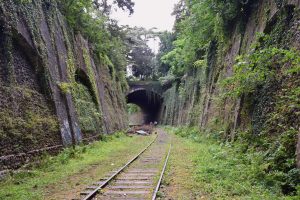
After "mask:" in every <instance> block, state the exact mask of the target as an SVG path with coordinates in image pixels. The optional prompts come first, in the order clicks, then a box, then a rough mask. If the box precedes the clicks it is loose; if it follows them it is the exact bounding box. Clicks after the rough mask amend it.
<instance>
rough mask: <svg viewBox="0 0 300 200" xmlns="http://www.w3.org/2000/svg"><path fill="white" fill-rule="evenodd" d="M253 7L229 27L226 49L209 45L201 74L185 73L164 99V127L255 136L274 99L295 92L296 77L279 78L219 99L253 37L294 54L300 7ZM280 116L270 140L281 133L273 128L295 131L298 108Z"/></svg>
mask: <svg viewBox="0 0 300 200" xmlns="http://www.w3.org/2000/svg"><path fill="white" fill-rule="evenodd" d="M256 2H257V3H256V4H253V6H252V7H251V8H249V10H248V11H246V12H248V13H247V16H248V17H247V19H244V20H243V21H242V22H243V23H242V24H241V23H240V22H238V23H237V24H235V25H234V26H233V31H232V34H231V36H230V39H229V41H230V42H229V43H228V44H226V45H225V44H220V43H217V42H215V41H212V42H211V44H210V47H209V52H208V56H207V63H208V66H207V68H206V69H194V70H191V71H190V72H188V73H187V74H186V76H184V77H183V78H182V79H181V81H179V82H177V83H174V84H173V87H172V88H171V89H169V90H168V91H166V92H165V93H164V105H163V108H162V111H161V119H162V122H163V123H164V124H172V125H197V126H198V125H199V126H200V127H201V128H202V129H203V130H211V131H217V130H222V131H221V132H220V133H221V134H222V137H223V138H224V139H226V140H234V139H235V137H236V132H237V131H245V130H249V129H251V130H252V132H253V134H259V133H260V132H261V131H262V130H263V128H265V127H264V126H265V122H266V121H267V120H270V114H271V113H272V112H274V111H276V109H277V108H278V105H279V104H280V102H281V101H282V99H281V100H280V98H281V97H282V96H284V94H283V93H284V92H283V91H289V90H290V89H291V88H299V87H300V83H299V78H300V77H299V76H297V77H295V76H294V77H284V78H282V79H281V80H276V81H273V82H271V83H269V84H266V85H264V86H262V87H261V88H258V90H257V91H255V92H254V93H252V94H249V95H248V96H245V95H244V96H243V97H242V98H238V99H231V98H224V97H222V92H223V91H222V87H221V86H220V85H221V82H222V81H223V80H224V79H225V78H226V77H229V76H232V74H233V65H234V63H235V58H236V57H237V56H238V55H241V54H246V53H248V52H251V51H252V50H253V49H252V47H251V45H252V44H254V43H255V42H256V40H257V34H256V33H257V32H261V33H262V32H263V33H266V34H269V35H270V36H271V37H272V38H273V41H274V44H275V43H276V44H278V45H279V46H281V47H289V48H296V49H298V50H300V38H299V36H300V29H299V22H300V12H299V8H300V1H299V0H288V1H274V0H261V1H256ZM241 25H242V26H241ZM178 94H179V95H178ZM298 99H300V98H299V96H298ZM286 103H287V104H288V102H286ZM298 103H299V102H298ZM297 112H298V114H295V113H297ZM284 113H285V114H284V115H285V116H284V115H282V116H281V121H280V120H279V121H280V122H278V121H276V123H274V124H273V126H274V130H275V129H277V130H280V131H273V132H274V133H273V134H274V135H275V137H277V136H278V135H280V134H281V133H283V132H284V131H285V130H284V129H281V128H278V127H277V122H278V123H279V124H280V123H283V124H286V126H289V127H292V129H293V130H296V131H298V130H299V124H300V117H299V108H298V109H294V111H292V112H290V113H289V112H288V111H287V110H286V111H285V112H284ZM270 137H272V136H270ZM278 137H279V136H278ZM299 139H300V138H299ZM294 142H295V140H293V142H292V143H293V144H291V146H294V147H295V146H296V144H295V143H294ZM298 143H299V142H298ZM299 147H300V144H298V150H297V153H298V154H297V155H298V165H299V166H300V157H299V156H300V148H299ZM293 149H294V148H292V149H291V151H293ZM293 153H294V152H292V154H293Z"/></svg>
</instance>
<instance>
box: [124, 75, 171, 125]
mask: <svg viewBox="0 0 300 200" xmlns="http://www.w3.org/2000/svg"><path fill="white" fill-rule="evenodd" d="M170 86H171V85H170ZM168 88H169V86H168V85H162V84H161V83H160V82H159V81H132V82H129V91H128V92H127V103H132V104H136V105H138V106H139V107H140V108H141V110H142V112H143V115H144V122H145V123H146V124H148V123H151V122H155V121H157V122H159V121H160V116H161V112H162V104H163V97H162V95H163V93H164V92H165V91H166V90H167V89H168Z"/></svg>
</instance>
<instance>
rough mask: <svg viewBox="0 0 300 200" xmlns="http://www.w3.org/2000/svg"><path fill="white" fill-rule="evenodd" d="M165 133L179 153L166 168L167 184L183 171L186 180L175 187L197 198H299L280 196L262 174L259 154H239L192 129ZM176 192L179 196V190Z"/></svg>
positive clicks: (170, 130) (174, 129)
mask: <svg viewBox="0 0 300 200" xmlns="http://www.w3.org/2000/svg"><path fill="white" fill-rule="evenodd" d="M166 130H167V131H168V132H171V133H174V136H173V137H174V139H173V141H175V144H174V146H175V147H174V148H175V150H176V149H177V150H176V151H177V152H182V153H176V152H175V154H176V155H173V157H175V159H174V158H173V159H171V162H170V165H174V166H170V167H169V168H170V169H169V170H168V171H169V172H168V173H169V174H171V175H168V173H167V177H166V181H167V182H170V183H168V184H171V185H172V181H173V182H174V181H175V182H176V178H174V177H170V176H174V175H175V176H177V174H179V175H180V173H181V172H184V174H185V176H189V177H188V178H185V177H183V178H182V179H181V180H180V181H177V183H176V184H179V186H178V185H177V186H176V187H177V188H185V189H189V190H190V193H193V195H194V196H196V197H200V196H201V199H299V195H298V196H294V197H291V196H283V194H282V193H281V189H280V187H279V185H278V184H276V180H274V179H276V177H274V176H268V174H266V173H265V172H264V169H265V168H266V167H267V166H264V163H263V160H262V153H259V152H252V153H241V152H239V149H238V148H237V147H234V146H231V145H230V144H227V145H226V144H223V143H220V142H218V141H217V140H216V139H213V138H211V137H208V135H206V134H201V133H200V132H199V131H198V130H197V129H195V128H170V127H168V128H166ZM176 146H177V147H176ZM188 159H190V160H191V164H192V166H191V167H189V169H188V172H186V169H184V168H186V166H185V165H182V164H180V161H183V160H187V161H188ZM172 174H173V175H172ZM168 176H169V177H168ZM177 179H178V178H177ZM181 182H182V183H181ZM187 183H188V186H186V185H187ZM180 184H182V185H180ZM169 187H171V186H169ZM167 193H168V192H167ZM176 193H179V194H180V189H179V191H177V192H176ZM167 195H168V194H167ZM173 195H174V194H173ZM176 195H177V194H176ZM169 196H170V194H169ZM171 196H172V195H171ZM175 199H190V198H181V197H180V196H179V197H178V198H175Z"/></svg>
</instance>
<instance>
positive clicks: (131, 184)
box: [74, 130, 171, 200]
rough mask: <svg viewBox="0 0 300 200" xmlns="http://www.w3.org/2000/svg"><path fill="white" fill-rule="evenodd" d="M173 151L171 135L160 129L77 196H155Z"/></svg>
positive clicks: (127, 199)
mask: <svg viewBox="0 0 300 200" xmlns="http://www.w3.org/2000/svg"><path fill="white" fill-rule="evenodd" d="M170 152H171V145H170V138H169V137H168V135H167V134H166V133H165V132H163V131H161V130H158V135H157V137H156V138H155V139H154V140H153V141H152V142H151V143H150V144H149V145H148V146H147V147H146V148H145V149H143V150H142V151H141V152H140V153H139V154H138V155H136V156H135V157H134V158H132V159H131V160H130V161H129V162H128V163H126V165H124V166H123V167H121V168H120V169H119V170H116V171H113V172H111V173H110V174H108V175H107V177H105V178H103V179H100V180H99V182H95V183H94V184H92V185H91V186H89V187H87V188H86V189H85V190H84V191H83V192H81V193H80V198H76V200H79V199H80V200H117V199H119V200H121V199H123V200H146V199H152V200H155V199H156V196H157V194H158V191H159V187H160V184H161V181H162V178H163V174H164V171H165V168H166V166H167V162H168V158H169V155H170ZM74 200H75V199H74Z"/></svg>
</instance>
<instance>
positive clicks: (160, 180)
mask: <svg viewBox="0 0 300 200" xmlns="http://www.w3.org/2000/svg"><path fill="white" fill-rule="evenodd" d="M171 148H172V144H170V148H169V152H168V155H167V157H166V161H165V164H164V167H163V169H162V171H161V174H160V177H159V180H158V183H157V185H156V188H155V191H154V192H153V196H152V200H155V199H156V196H157V193H158V191H159V188H160V185H161V182H162V179H163V176H164V173H165V171H166V168H167V164H168V160H169V157H170V153H171Z"/></svg>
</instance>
